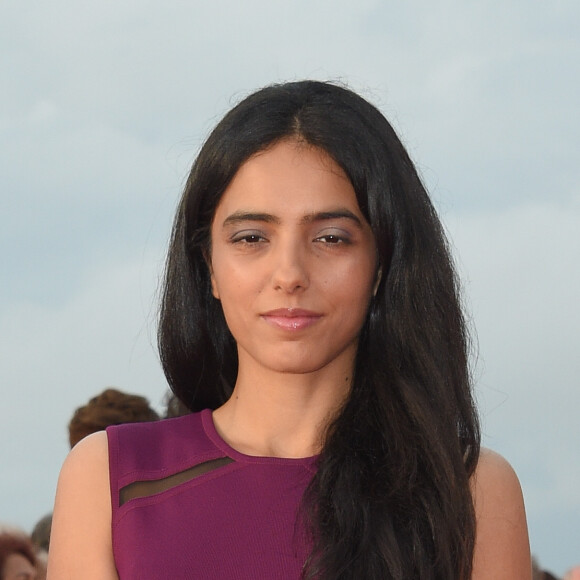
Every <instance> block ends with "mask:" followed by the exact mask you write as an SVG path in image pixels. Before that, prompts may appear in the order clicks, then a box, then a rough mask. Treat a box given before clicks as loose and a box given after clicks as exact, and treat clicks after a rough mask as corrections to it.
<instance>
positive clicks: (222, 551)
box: [107, 410, 316, 580]
mask: <svg viewBox="0 0 580 580" xmlns="http://www.w3.org/2000/svg"><path fill="white" fill-rule="evenodd" d="M107 435H108V439H109V470H110V480H111V501H112V514H113V521H112V534H113V553H114V557H115V563H116V566H117V571H118V573H119V577H120V579H121V580H163V579H166V578H167V579H172V580H173V579H177V578H184V579H185V578H187V579H190V578H191V579H196V578H200V579H204V580H211V579H218V578H219V579H221V580H223V579H234V580H235V579H239V580H259V579H268V580H270V579H278V578H279V579H284V580H291V579H298V578H300V573H301V571H302V567H303V565H304V562H305V560H306V558H307V556H308V553H309V550H310V543H309V540H308V538H307V534H306V531H305V528H304V526H303V524H302V523H301V520H300V518H299V517H297V516H298V513H299V506H300V502H301V499H302V496H303V494H304V491H305V489H306V487H307V485H308V483H309V482H310V480H311V479H312V476H313V475H314V473H315V463H316V458H315V457H309V458H305V459H282V458H276V457H253V456H249V455H244V454H242V453H239V452H237V451H236V450H234V449H232V448H231V447H230V446H229V445H228V444H227V443H226V442H225V441H223V439H221V437H220V436H219V435H218V433H217V432H216V430H215V427H214V424H213V420H212V414H211V411H210V410H205V411H202V412H201V413H194V414H191V415H187V416H185V417H179V418H177V419H167V420H164V421H159V422H153V423H133V424H126V425H118V426H115V427H109V428H108V429H107Z"/></svg>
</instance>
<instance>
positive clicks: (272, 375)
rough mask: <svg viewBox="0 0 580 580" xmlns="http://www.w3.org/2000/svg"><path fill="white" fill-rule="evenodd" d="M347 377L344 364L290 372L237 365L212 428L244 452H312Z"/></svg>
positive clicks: (346, 386) (338, 402)
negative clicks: (228, 393) (232, 383)
mask: <svg viewBox="0 0 580 580" xmlns="http://www.w3.org/2000/svg"><path fill="white" fill-rule="evenodd" d="M351 379H352V372H350V370H349V372H345V371H344V369H328V368H326V369H325V370H324V372H322V371H318V372H315V373H307V374H290V373H276V372H269V371H268V370H264V369H256V368H252V369H249V368H247V366H246V367H244V368H242V366H240V371H239V374H238V379H237V381H236V386H235V388H234V392H233V394H232V396H231V397H230V399H229V400H228V401H227V402H226V403H225V404H224V405H223V406H222V407H220V408H219V409H217V410H216V411H214V414H213V417H214V423H215V426H216V429H217V430H218V432H219V433H220V435H221V436H222V437H223V439H224V440H225V441H227V443H228V444H229V445H231V446H232V447H233V448H234V449H236V450H238V451H240V452H241V453H245V454H247V455H257V456H269V457H288V458H297V457H309V456H312V455H316V454H317V453H319V452H320V451H321V449H322V446H323V442H324V433H325V431H326V428H327V426H328V425H329V423H330V422H331V421H332V420H333V418H334V417H335V416H336V414H337V412H338V411H339V409H340V407H341V405H342V403H343V401H344V400H345V398H346V397H347V395H348V392H349V390H350V385H351Z"/></svg>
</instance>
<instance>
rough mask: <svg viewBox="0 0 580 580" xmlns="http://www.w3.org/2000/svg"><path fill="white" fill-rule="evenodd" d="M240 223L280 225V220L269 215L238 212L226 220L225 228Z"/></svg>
mask: <svg viewBox="0 0 580 580" xmlns="http://www.w3.org/2000/svg"><path fill="white" fill-rule="evenodd" d="M240 222H266V223H269V224H279V223H280V218H277V217H276V216H273V215H270V214H269V213H256V212H246V211H236V212H234V213H233V214H231V215H229V216H228V217H227V218H226V219H225V220H224V223H223V226H224V227H225V226H229V225H232V224H238V223H240Z"/></svg>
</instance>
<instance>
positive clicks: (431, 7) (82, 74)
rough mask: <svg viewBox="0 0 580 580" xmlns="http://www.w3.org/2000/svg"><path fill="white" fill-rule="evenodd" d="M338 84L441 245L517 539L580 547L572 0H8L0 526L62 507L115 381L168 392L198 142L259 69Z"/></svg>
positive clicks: (570, 550) (570, 551) (549, 557)
mask: <svg viewBox="0 0 580 580" xmlns="http://www.w3.org/2000/svg"><path fill="white" fill-rule="evenodd" d="M302 78H316V79H321V80H338V81H342V82H346V83H348V85H349V86H351V87H352V88H353V89H355V90H356V91H358V92H360V93H361V94H362V95H363V96H365V97H366V98H368V99H369V100H371V101H372V102H373V103H375V104H376V105H377V106H378V107H379V108H380V109H381V110H382V111H383V112H384V113H385V115H386V116H387V117H388V118H389V119H390V120H391V121H392V123H393V124H394V126H395V128H396V129H397V131H398V132H399V134H400V136H401V138H402V139H403V141H404V142H405V144H406V145H407V147H408V149H409V152H410V154H411V156H412V157H413V159H414V160H415V161H416V163H417V165H418V167H419V169H420V172H421V174H422V176H423V177H424V180H425V182H426V184H427V186H428V188H429V190H430V192H431V194H432V197H433V200H434V202H435V204H436V206H437V208H438V210H439V212H440V215H441V217H442V220H443V222H444V224H445V226H446V228H447V230H448V232H449V235H450V237H451V239H452V241H453V247H454V251H455V256H456V260H457V263H458V268H459V271H460V273H461V276H462V280H463V287H464V292H465V302H466V305H467V308H468V311H469V312H470V318H471V320H472V322H473V325H474V327H475V328H476V330H477V344H478V356H477V360H475V361H474V362H475V368H476V370H475V376H476V389H477V398H478V400H479V402H480V409H481V415H482V424H483V434H484V444H485V445H486V446H488V447H492V448H493V449H495V450H497V451H499V452H500V453H502V454H503V455H504V456H506V457H507V458H508V460H509V461H510V462H511V463H512V464H513V465H514V467H515V469H516V471H517V472H518V474H519V476H520V479H521V483H522V487H523V491H524V495H525V499H526V504H527V512H528V520H529V527H530V539H531V545H532V550H533V552H534V553H535V554H536V555H537V556H538V558H539V560H540V563H541V564H542V565H543V566H544V567H545V568H548V569H550V570H551V571H552V572H555V573H557V574H563V572H564V571H565V570H566V569H567V568H569V567H571V566H572V565H573V564H577V563H580V531H579V528H580V451H579V449H580V445H579V428H578V425H579V421H578V414H579V409H580V389H579V388H578V387H579V384H578V383H579V379H578V377H579V376H580V357H579V356H578V340H577V336H578V331H579V330H580V308H579V306H578V299H579V298H580V273H579V264H580V159H579V151H580V115H579V114H578V106H579V103H580V3H578V2H577V1H576V0H562V1H560V0H554V1H553V2H550V3H546V2H538V1H536V0H525V1H524V0H511V1H506V0H490V1H486V0H483V1H481V2H478V3H475V2H465V1H458V0H449V1H443V0H429V1H427V0H410V1H407V2H405V3H402V2H397V3H395V2H389V1H381V0H357V2H356V3H355V2H353V1H348V2H347V1H345V0H333V1H330V0H324V1H318V0H309V1H306V0H291V1H288V0H286V1H285V2H281V1H277V0H244V2H237V1H233V0H230V1H224V0H214V1H212V2H197V1H192V0H187V1H171V0H169V1H163V2H162V1H161V0H139V1H138V2H137V1H133V0H116V1H115V2H112V1H110V0H99V1H98V2H97V1H96V0H86V1H85V2H82V3H81V2H73V1H72V0H52V1H51V2H41V1H39V0H28V1H27V2H20V1H17V0H3V2H2V5H1V8H0V219H1V221H0V224H1V225H0V264H1V267H0V388H1V389H2V396H1V399H0V401H1V402H0V404H1V416H2V419H1V420H0V465H1V466H2V469H1V476H0V522H3V523H11V524H15V525H18V526H21V527H24V528H25V529H27V530H30V529H31V528H32V526H33V524H34V523H35V522H36V521H37V520H38V519H39V518H40V517H41V516H42V515H44V514H45V513H47V512H49V511H50V510H51V509H52V502H53V495H54V491H55V486H56V480H57V476H58V471H59V468H60V465H61V463H62V461H63V459H64V457H65V455H66V453H67V430H66V425H67V423H68V421H69V419H70V417H71V415H72V413H73V411H74V410H75V409H76V408H77V407H78V406H80V405H83V404H85V403H86V402H87V401H88V399H89V398H90V397H92V396H94V395H95V394H97V393H98V392H100V391H102V390H103V389H104V388H105V387H106V386H109V385H114V386H117V387H119V388H121V389H123V390H126V391H128V392H132V393H138V394H143V395H145V396H147V397H148V398H149V400H150V401H151V403H152V404H153V406H154V407H155V408H156V409H157V410H162V408H163V398H164V394H165V392H166V383H165V380H164V377H163V375H162V372H161V370H160V366H159V363H158V359H157V354H156V348H155V332H156V331H155V325H156V312H157V291H158V282H159V276H160V273H161V271H162V267H163V260H164V253H165V247H166V243H167V240H168V236H169V230H170V227H171V221H172V215H173V212H174V209H175V206H176V203H177V200H178V198H179V195H180V192H181V189H182V186H183V183H184V179H185V176H186V173H187V170H188V167H189V166H190V164H191V161H192V160H193V158H194V156H195V154H196V152H197V150H198V148H199V146H200V144H201V143H202V141H203V140H204V138H205V137H206V136H207V134H208V133H209V131H210V130H211V128H212V127H213V125H214V124H215V123H216V122H217V121H218V120H219V118H220V117H221V116H222V115H223V114H224V113H225V111H226V110H228V109H229V108H230V107H231V106H232V105H233V104H235V103H236V102H237V101H238V100H239V99H241V98H242V97H244V96H246V95H247V94H248V93H250V92H252V91H253V90H254V89H255V88H257V87H260V86H262V85H265V84H269V83H271V82H277V81H284V80H295V79H302Z"/></svg>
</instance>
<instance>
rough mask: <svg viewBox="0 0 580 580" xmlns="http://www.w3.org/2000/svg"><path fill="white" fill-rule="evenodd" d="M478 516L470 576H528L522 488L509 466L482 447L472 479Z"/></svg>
mask: <svg viewBox="0 0 580 580" xmlns="http://www.w3.org/2000/svg"><path fill="white" fill-rule="evenodd" d="M471 491H472V495H473V502H474V506H475V514H476V518H477V532H476V533H477V535H476V545H475V554H474V568H473V575H472V579H473V580H488V579H489V580H492V579H494V580H529V579H530V578H531V575H532V572H531V557H530V546H529V539H528V529H527V523H526V513H525V508H524V500H523V495H522V489H521V486H520V482H519V480H518V477H517V475H516V473H515V471H514V469H513V468H512V466H511V465H510V464H509V463H508V462H507V461H506V460H505V459H504V458H503V457H502V456H501V455H499V454H498V453H495V452H493V451H490V450H489V449H482V451H481V454H480V457H479V461H478V464H477V468H476V470H475V473H474V474H473V476H472V479H471Z"/></svg>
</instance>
